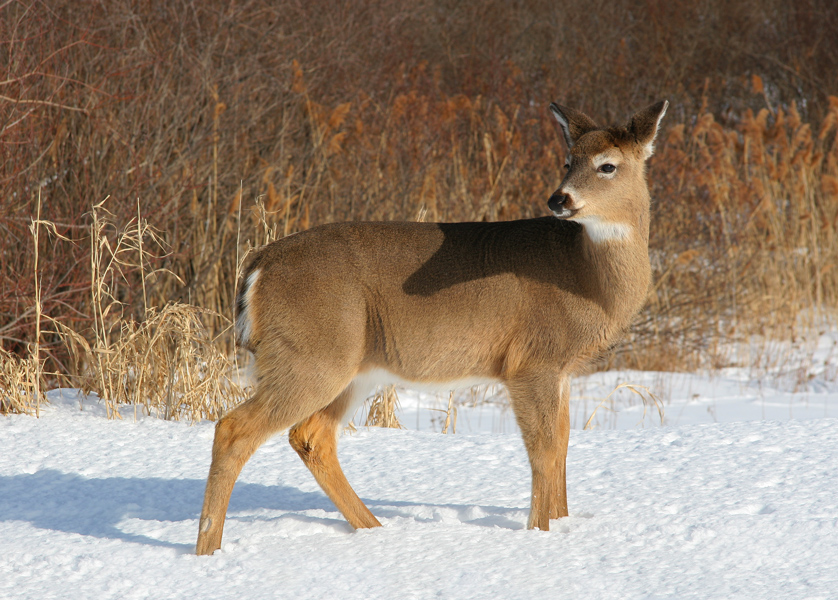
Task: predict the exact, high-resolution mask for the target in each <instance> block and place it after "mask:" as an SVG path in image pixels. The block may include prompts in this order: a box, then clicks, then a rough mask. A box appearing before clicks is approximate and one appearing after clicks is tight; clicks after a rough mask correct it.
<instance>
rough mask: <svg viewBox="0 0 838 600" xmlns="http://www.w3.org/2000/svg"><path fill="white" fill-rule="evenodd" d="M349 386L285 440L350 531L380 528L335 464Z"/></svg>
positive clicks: (348, 403)
mask: <svg viewBox="0 0 838 600" xmlns="http://www.w3.org/2000/svg"><path fill="white" fill-rule="evenodd" d="M352 387H353V386H352V385H349V386H348V387H347V388H346V389H345V390H344V391H343V392H341V394H340V395H339V396H338V397H337V398H336V399H335V401H334V402H332V403H331V404H330V405H329V406H327V407H326V408H323V409H322V410H319V411H318V412H316V413H314V414H313V415H311V416H310V417H308V418H307V419H305V420H304V421H302V422H300V423H298V424H297V425H295V426H294V427H293V428H292V429H291V431H290V432H289V434H288V441H289V442H290V443H291V447H292V448H294V450H296V451H297V454H299V455H300V458H302V459H303V462H304V463H305V465H306V467H308V469H309V471H311V473H312V475H314V478H315V479H316V480H317V483H318V484H320V487H321V488H323V491H324V492H326V495H327V496H328V497H329V499H330V500H331V501H332V502H334V504H335V506H337V508H338V510H339V511H340V512H341V513H342V514H343V516H344V517H345V518H346V520H347V521H349V524H350V525H351V526H352V527H353V528H355V529H362V528H369V527H381V523H379V522H378V519H376V518H375V517H374V516H373V514H372V513H371V512H370V510H369V509H368V508H367V507H366V505H365V504H364V503H363V501H362V500H361V499H360V498H359V497H358V495H357V494H356V493H355V491H354V490H353V489H352V486H350V485H349V481H347V479H346V475H344V473H343V470H342V469H341V468H340V463H339V462H338V455H337V442H338V440H337V437H338V430H339V428H340V426H341V424H342V423H343V416H344V414H345V413H346V411H347V410H348V409H349V408H350V406H351V405H352V404H353V399H354V394H353V390H352Z"/></svg>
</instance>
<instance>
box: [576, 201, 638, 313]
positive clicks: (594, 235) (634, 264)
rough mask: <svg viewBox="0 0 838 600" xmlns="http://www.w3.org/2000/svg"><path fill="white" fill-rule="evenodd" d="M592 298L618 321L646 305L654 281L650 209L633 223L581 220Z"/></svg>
mask: <svg viewBox="0 0 838 600" xmlns="http://www.w3.org/2000/svg"><path fill="white" fill-rule="evenodd" d="M577 222H579V223H580V224H581V225H582V229H583V231H582V234H581V245H582V256H583V257H584V259H585V261H584V262H585V264H586V267H587V268H585V270H584V272H583V277H584V280H585V287H586V288H587V289H588V293H589V294H590V296H589V297H591V298H593V299H595V301H596V302H597V304H599V305H600V306H601V307H602V309H603V310H604V311H605V312H606V313H607V314H609V315H612V316H613V317H614V318H616V319H617V320H623V318H626V319H627V318H630V316H631V315H633V314H635V313H636V312H637V311H638V310H639V309H640V308H641V307H642V305H643V303H644V301H645V299H646V293H647V291H648V288H649V282H650V280H651V268H650V265H649V211H648V207H647V208H646V210H645V211H643V212H641V214H639V215H638V216H637V217H635V219H633V222H624V221H606V220H603V219H600V218H597V217H588V218H582V219H579V220H578V221H577Z"/></svg>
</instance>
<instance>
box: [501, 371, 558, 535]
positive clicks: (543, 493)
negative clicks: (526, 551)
mask: <svg viewBox="0 0 838 600" xmlns="http://www.w3.org/2000/svg"><path fill="white" fill-rule="evenodd" d="M507 387H508V389H509V392H510V397H511V399H512V408H513V409H514V411H515V418H516V420H517V422H518V426H519V428H520V429H521V434H522V436H523V438H524V445H525V446H526V448H527V454H528V456H529V461H530V468H531V469H532V504H531V507H530V517H529V520H528V522H527V527H528V528H529V529H535V528H537V529H541V530H542V531H547V530H549V528H550V519H556V518H559V517H566V516H567V514H568V513H567V484H566V481H565V474H566V469H565V464H566V460H567V444H568V439H569V435H570V409H569V406H568V400H569V384H568V380H567V378H566V377H564V376H561V375H559V374H554V373H539V374H536V375H528V376H524V377H520V378H517V379H516V380H513V381H510V382H507Z"/></svg>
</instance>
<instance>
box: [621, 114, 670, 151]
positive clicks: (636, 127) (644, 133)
mask: <svg viewBox="0 0 838 600" xmlns="http://www.w3.org/2000/svg"><path fill="white" fill-rule="evenodd" d="M668 106H669V102H667V101H666V100H661V101H660V102H658V103H657V104H653V105H652V106H648V107H646V108H644V109H643V110H641V111H640V112H638V113H636V114H635V115H634V116H633V117H632V118H631V120H630V121H629V124H628V126H627V127H626V129H628V131H629V133H631V134H632V135H633V136H634V138H635V139H636V140H637V143H638V144H640V145H641V146H643V153H644V154H645V158H649V157H650V156H652V154H653V153H654V151H655V138H656V137H657V136H658V129H659V127H660V123H661V119H663V116H664V115H665V114H666V109H667V107H668Z"/></svg>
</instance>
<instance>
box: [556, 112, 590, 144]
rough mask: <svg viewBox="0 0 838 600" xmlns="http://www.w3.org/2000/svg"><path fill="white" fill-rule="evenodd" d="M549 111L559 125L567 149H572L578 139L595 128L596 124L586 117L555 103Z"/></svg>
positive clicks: (581, 113)
mask: <svg viewBox="0 0 838 600" xmlns="http://www.w3.org/2000/svg"><path fill="white" fill-rule="evenodd" d="M550 110H551V111H552V113H553V116H554V117H556V120H557V121H558V122H559V125H561V128H562V133H563V134H564V141H565V143H567V147H568V148H573V146H574V144H576V142H577V141H578V140H579V138H580V137H582V136H583V135H585V134H586V133H588V132H589V131H593V130H594V129H596V128H597V126H596V123H594V122H593V121H592V120H591V118H590V117H589V116H588V115H586V114H585V113H583V112H579V111H578V110H573V109H572V108H567V107H566V106H559V105H558V104H556V103H555V102H552V103H551V104H550Z"/></svg>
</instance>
